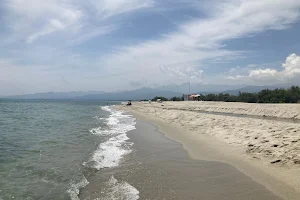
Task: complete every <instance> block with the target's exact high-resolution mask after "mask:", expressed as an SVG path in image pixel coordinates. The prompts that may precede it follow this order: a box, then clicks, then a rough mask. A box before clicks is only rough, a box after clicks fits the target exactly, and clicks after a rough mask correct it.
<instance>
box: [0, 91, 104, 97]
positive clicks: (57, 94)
mask: <svg viewBox="0 0 300 200" xmlns="http://www.w3.org/2000/svg"><path fill="white" fill-rule="evenodd" d="M102 93H104V92H101V91H89V92H81V91H72V92H46V93H36V94H25V95H14V96H5V97H2V98H10V99H72V98H77V97H80V96H84V95H88V94H102Z"/></svg>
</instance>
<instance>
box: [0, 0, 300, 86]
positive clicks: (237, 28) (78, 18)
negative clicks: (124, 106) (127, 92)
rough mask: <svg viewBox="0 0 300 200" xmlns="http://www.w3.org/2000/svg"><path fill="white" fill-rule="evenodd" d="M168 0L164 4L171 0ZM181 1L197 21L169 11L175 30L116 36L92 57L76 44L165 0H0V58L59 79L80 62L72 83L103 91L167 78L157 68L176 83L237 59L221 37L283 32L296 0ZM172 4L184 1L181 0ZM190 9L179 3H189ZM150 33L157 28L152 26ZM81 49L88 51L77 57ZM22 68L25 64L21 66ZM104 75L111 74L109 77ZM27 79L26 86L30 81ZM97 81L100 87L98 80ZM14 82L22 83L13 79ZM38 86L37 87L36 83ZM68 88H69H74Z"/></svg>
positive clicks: (292, 70) (291, 71)
mask: <svg viewBox="0 0 300 200" xmlns="http://www.w3.org/2000/svg"><path fill="white" fill-rule="evenodd" d="M168 2H169V4H172V1H168ZM181 2H186V3H191V2H193V3H194V4H195V7H197V8H198V7H199V9H201V12H203V11H205V12H206V15H205V18H195V16H193V18H185V17H182V18H183V19H185V20H187V19H188V20H189V21H185V22H182V21H181V22H180V24H178V23H176V20H175V19H177V18H179V17H181V16H176V17H174V21H175V23H174V24H177V29H176V30H175V31H173V32H169V33H168V34H164V35H161V36H160V37H159V38H156V39H153V37H151V38H152V39H151V40H145V41H142V42H140V43H138V44H130V42H131V41H132V40H128V41H125V42H124V41H122V38H118V40H120V41H121V43H122V44H124V43H126V44H128V43H129V45H127V46H121V47H120V46H112V47H111V48H112V49H113V51H110V52H108V51H107V52H106V53H103V51H105V50H103V49H100V48H101V47H99V52H101V53H99V56H98V57H97V58H95V57H94V55H95V54H96V53H98V51H94V52H91V53H90V52H84V53H83V54H80V50H79V49H80V47H79V46H80V45H81V44H84V43H86V42H87V41H89V40H92V39H93V38H96V37H100V36H103V35H105V34H109V33H111V32H112V31H115V30H120V31H122V30H121V28H122V27H121V25H120V24H122V23H124V21H125V22H126V20H123V19H125V18H123V17H125V16H127V15H126V14H132V13H133V12H136V11H139V10H145V9H149V10H151V9H153V10H155V9H154V8H156V7H155V6H158V5H165V4H159V3H160V2H159V1H158V0H85V1H82V0H9V1H4V2H1V3H0V4H1V9H4V10H5V12H4V13H5V14H4V15H5V17H4V18H3V19H1V22H3V24H2V25H3V26H2V29H5V31H3V32H1V31H0V33H1V36H5V37H3V38H5V40H3V41H1V42H0V48H1V50H2V49H6V51H5V54H6V55H8V57H9V56H11V57H15V58H18V59H19V60H20V61H19V62H17V63H18V65H14V66H15V67H14V68H12V69H16V68H18V67H20V68H22V64H20V63H22V62H23V63H26V65H27V66H28V69H29V68H31V69H32V70H33V71H32V72H34V70H37V69H36V68H34V67H35V66H36V63H42V62H44V63H46V64H47V65H48V66H49V68H51V70H52V71H55V72H57V71H62V73H64V74H66V77H67V76H68V77H70V76H71V75H68V71H67V69H70V68H72V69H73V68H79V67H78V66H82V71H80V72H78V71H79V70H78V71H76V73H75V72H74V74H76V76H74V77H73V80H74V82H75V81H76V80H78V82H77V83H80V85H86V88H89V86H91V85H89V84H93V85H95V88H98V87H99V86H100V85H103V87H105V88H108V87H110V88H109V89H128V87H131V86H130V83H132V81H135V82H136V81H139V82H143V83H147V85H151V84H160V83H162V82H163V81H165V80H166V79H169V77H167V76H166V75H165V74H163V73H162V71H161V70H160V67H161V66H168V68H169V69H168V71H169V72H170V71H171V72H170V73H169V74H172V77H173V78H171V79H172V81H173V82H178V79H179V81H185V80H188V79H189V80H191V79H192V80H193V81H195V82H196V81H198V80H202V76H203V74H204V72H203V69H201V66H202V63H203V62H204V61H205V62H207V61H211V62H210V63H211V67H214V66H213V65H214V64H215V63H218V64H220V63H222V62H232V61H234V60H238V59H241V58H242V57H243V55H244V54H243V53H244V52H243V51H233V50H231V49H229V48H228V47H226V46H225V42H226V41H230V40H232V39H235V38H242V37H249V36H252V35H255V34H257V33H260V32H263V31H266V30H281V29H285V28H287V27H288V26H290V25H292V23H294V22H295V21H297V20H298V19H299V8H300V1H299V0H276V1H274V0H263V1H261V0H251V1H249V0H225V1H222V2H220V1H218V0H214V1H209V0H207V1H205V3H199V2H198V1H194V0H184V1H181ZM194 4H192V5H194ZM196 4H197V6H196ZM204 4H205V5H204ZM3 5H4V6H3ZM180 5H184V3H182V4H180ZM190 6H191V5H189V6H187V7H189V8H190ZM150 8H151V9H150ZM156 9H158V10H159V11H157V10H156V12H163V10H164V9H159V8H156ZM170 10H172V8H170V9H169V10H168V12H171V11H170ZM151 11H152V10H151ZM156 14H157V13H156ZM168 14H169V13H168ZM201 14H202V13H201ZM118 17H119V18H118ZM121 17H122V18H121ZM120 19H122V20H120ZM183 19H181V20H183ZM172 20H173V19H172ZM116 21H117V24H116ZM145 23H146V22H145ZM149 26H150V24H149ZM153 31H155V32H156V33H157V32H159V31H160V30H153ZM110 39H111V38H110ZM138 39H141V38H138ZM111 40H113V39H111ZM26 42H27V43H26ZM105 42H106V41H105ZM99 43H100V42H99ZM107 43H109V41H108V42H107ZM4 44H5V45H4ZM76 45H77V46H76ZM106 45H107V44H106ZM108 45H109V44H108ZM12 46H13V47H12ZM70 46H76V48H74V49H75V50H74V49H72V48H69V47H70ZM76 50H78V51H76ZM97 50H98V49H97ZM246 50H247V49H245V51H246ZM85 53H86V54H88V56H86V55H84V54H85ZM89 53H90V54H89ZM85 56H86V57H85ZM291 58H293V57H291ZM96 59H97V62H96V61H95V60H96ZM291 60H292V61H291V62H288V61H287V62H286V64H287V65H288V67H285V68H284V71H286V73H285V74H284V76H285V77H294V76H295V74H298V72H299V71H298V70H299V69H298V67H295V66H296V65H297V64H293V63H295V62H296V61H295V60H297V59H291ZM297 62H298V61H297ZM297 62H296V63H297ZM30 65H32V66H33V67H29V66H30ZM293 66H294V67H293ZM33 68H34V69H33ZM84 68H89V69H90V68H93V70H94V71H92V70H91V71H88V70H86V71H85V69H84ZM96 68H97V69H96ZM261 68H262V67H261ZM266 68H269V69H266ZM5 69H6V71H1V73H2V72H3V73H2V77H4V76H5V73H6V74H10V72H9V70H8V69H9V68H8V67H7V68H5ZM95 69H96V70H95ZM43 70H44V68H43ZM51 70H49V71H51ZM251 70H252V71H250V72H249V73H248V74H247V75H248V78H249V79H251V77H252V79H253V80H254V79H255V78H256V79H266V77H268V78H270V79H272V77H274V76H275V77H276V74H278V73H279V72H275V71H274V69H272V68H271V67H264V68H262V69H260V71H259V70H257V71H255V69H253V68H251ZM28 71H31V70H28ZM37 71H38V70H37ZM69 72H70V71H69ZM72 72H73V71H71V72H70V73H69V74H72ZM14 73H16V74H17V73H20V74H22V73H23V71H22V70H19V71H18V70H15V72H14ZM235 73H236V74H234V75H231V76H232V77H231V78H232V79H238V78H239V76H240V78H245V75H244V74H241V75H238V76H237V72H235ZM16 74H15V75H16ZM31 74H32V73H29V74H28V77H33V75H31ZM87 74H88V75H90V74H92V75H93V76H94V77H95V78H94V79H93V80H92V79H91V80H87V79H88V78H86V79H83V78H81V76H83V75H85V77H88V75H87ZM111 74H117V75H116V76H110V75H111ZM55 75H57V74H55ZM72 75H73V74H72ZM48 76H49V77H48ZM99 76H103V77H102V78H101V80H99V78H98V77H99ZM106 76H107V77H106ZM250 76H251V77H250ZM43 77H44V79H47V80H53V74H50V73H47V76H46V75H43ZM177 78H178V79H177ZM29 79H30V80H31V81H32V83H33V81H34V79H33V78H29ZM21 80H23V79H21ZM6 81H9V80H6ZM42 81H44V80H41V79H38V80H36V82H37V83H40V82H42ZM100 81H102V82H101V83H103V84H100ZM19 82H20V81H19ZM25 82H26V81H25V80H24V83H25ZM49 82H54V81H49ZM43 83H44V82H43ZM106 83H110V84H106ZM20 85H22V84H21V82H20ZM24 85H25V84H24ZM39 86H41V87H42V84H39ZM52 86H53V85H51V84H50V85H49V84H44V86H43V87H44V88H45V90H47V88H52ZM24 87H25V86H24ZM78 87H79V86H78ZM54 88H55V87H54ZM57 88H59V87H57ZM73 89H75V90H76V88H73ZM98 89H99V88H98ZM100 89H102V88H100Z"/></svg>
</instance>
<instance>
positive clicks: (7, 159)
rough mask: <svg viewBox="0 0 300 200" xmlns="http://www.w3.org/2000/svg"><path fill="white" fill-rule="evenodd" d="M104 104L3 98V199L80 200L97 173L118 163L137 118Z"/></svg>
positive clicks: (0, 160)
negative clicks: (90, 180)
mask: <svg viewBox="0 0 300 200" xmlns="http://www.w3.org/2000/svg"><path fill="white" fill-rule="evenodd" d="M109 104H110V105H111V104H113V103H111V102H109ZM106 105H107V103H106V102H95V101H44V100H43V101H37V100H35V101H34V100H31V101H21V100H15V101H13V100H10V101H9V100H0V199H3V200H4V199H5V200H6V199H78V197H77V195H78V193H79V190H80V189H81V188H83V187H85V186H86V185H87V184H88V178H89V177H90V176H92V175H93V173H94V171H95V170H99V169H101V168H104V167H113V166H115V165H118V162H119V160H120V159H121V158H122V156H123V155H125V154H126V153H129V152H130V151H129V149H128V147H127V146H128V145H127V146H126V148H125V147H124V148H123V146H124V145H125V143H126V140H127V139H128V138H126V135H124V134H125V133H126V132H127V131H128V130H131V129H134V124H133V121H134V119H132V118H131V117H130V116H125V115H123V114H122V113H120V112H116V111H112V110H111V109H110V107H108V106H106ZM124 116H125V117H124ZM128 125H129V126H128ZM128 127H129V128H128ZM122 130H125V131H123V132H122ZM120 131H121V132H120ZM112 136H115V137H114V138H113V137H112ZM101 145H102V146H101ZM110 148H112V149H111V150H108V149H110ZM107 152H109V153H111V154H112V155H114V156H113V158H110V156H111V155H109V154H108V155H106V154H107Z"/></svg>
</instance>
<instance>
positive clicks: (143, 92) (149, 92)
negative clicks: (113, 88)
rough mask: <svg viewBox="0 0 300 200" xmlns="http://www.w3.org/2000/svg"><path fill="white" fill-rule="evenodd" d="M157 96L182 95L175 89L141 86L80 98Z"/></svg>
mask: <svg viewBox="0 0 300 200" xmlns="http://www.w3.org/2000/svg"><path fill="white" fill-rule="evenodd" d="M155 96H164V97H166V98H171V97H174V96H182V93H180V92H173V91H162V90H156V89H152V88H141V89H137V90H131V91H123V92H114V93H103V94H90V95H85V96H82V97H80V99H98V100H103V101H108V100H120V101H126V100H141V99H152V98H154V97H155Z"/></svg>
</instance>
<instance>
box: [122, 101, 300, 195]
mask: <svg viewBox="0 0 300 200" xmlns="http://www.w3.org/2000/svg"><path fill="white" fill-rule="evenodd" d="M117 108H118V109H121V110H127V111H130V112H131V113H132V114H133V115H134V116H135V117H136V118H137V119H138V120H141V121H146V122H148V123H151V124H153V125H155V126H157V127H158V128H159V131H160V132H162V133H163V134H164V135H165V136H167V137H168V138H170V139H172V140H175V141H177V142H179V143H181V144H182V146H183V148H184V149H185V150H187V152H188V154H189V156H190V157H191V158H193V159H196V160H210V161H220V162H224V163H228V164H230V165H232V166H234V167H235V168H237V169H238V170H239V171H241V172H243V173H244V174H246V175H248V176H249V177H251V178H252V179H253V180H255V181H256V182H258V183H260V184H262V185H264V186H265V187H266V188H267V189H268V190H270V191H271V192H273V193H274V194H276V195H277V196H280V197H281V198H283V199H288V200H297V199H299V195H300V192H299V191H300V179H299V178H298V177H297V175H298V174H299V169H297V168H290V167H288V166H284V167H283V166H273V165H271V164H269V163H266V162H263V161H262V160H260V159H254V158H251V157H249V155H247V154H246V153H245V152H244V150H243V149H242V148H240V147H239V146H235V145H229V144H228V143H226V142H224V141H223V140H222V139H220V138H217V137H215V136H211V135H206V134H197V133H196V132H195V131H191V130H187V127H182V126H181V125H179V124H177V123H172V122H168V121H166V120H164V119H162V118H158V117H156V116H154V115H151V114H149V113H147V114H145V112H143V113H142V112H141V111H139V110H136V109H133V108H132V107H124V106H117Z"/></svg>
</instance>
